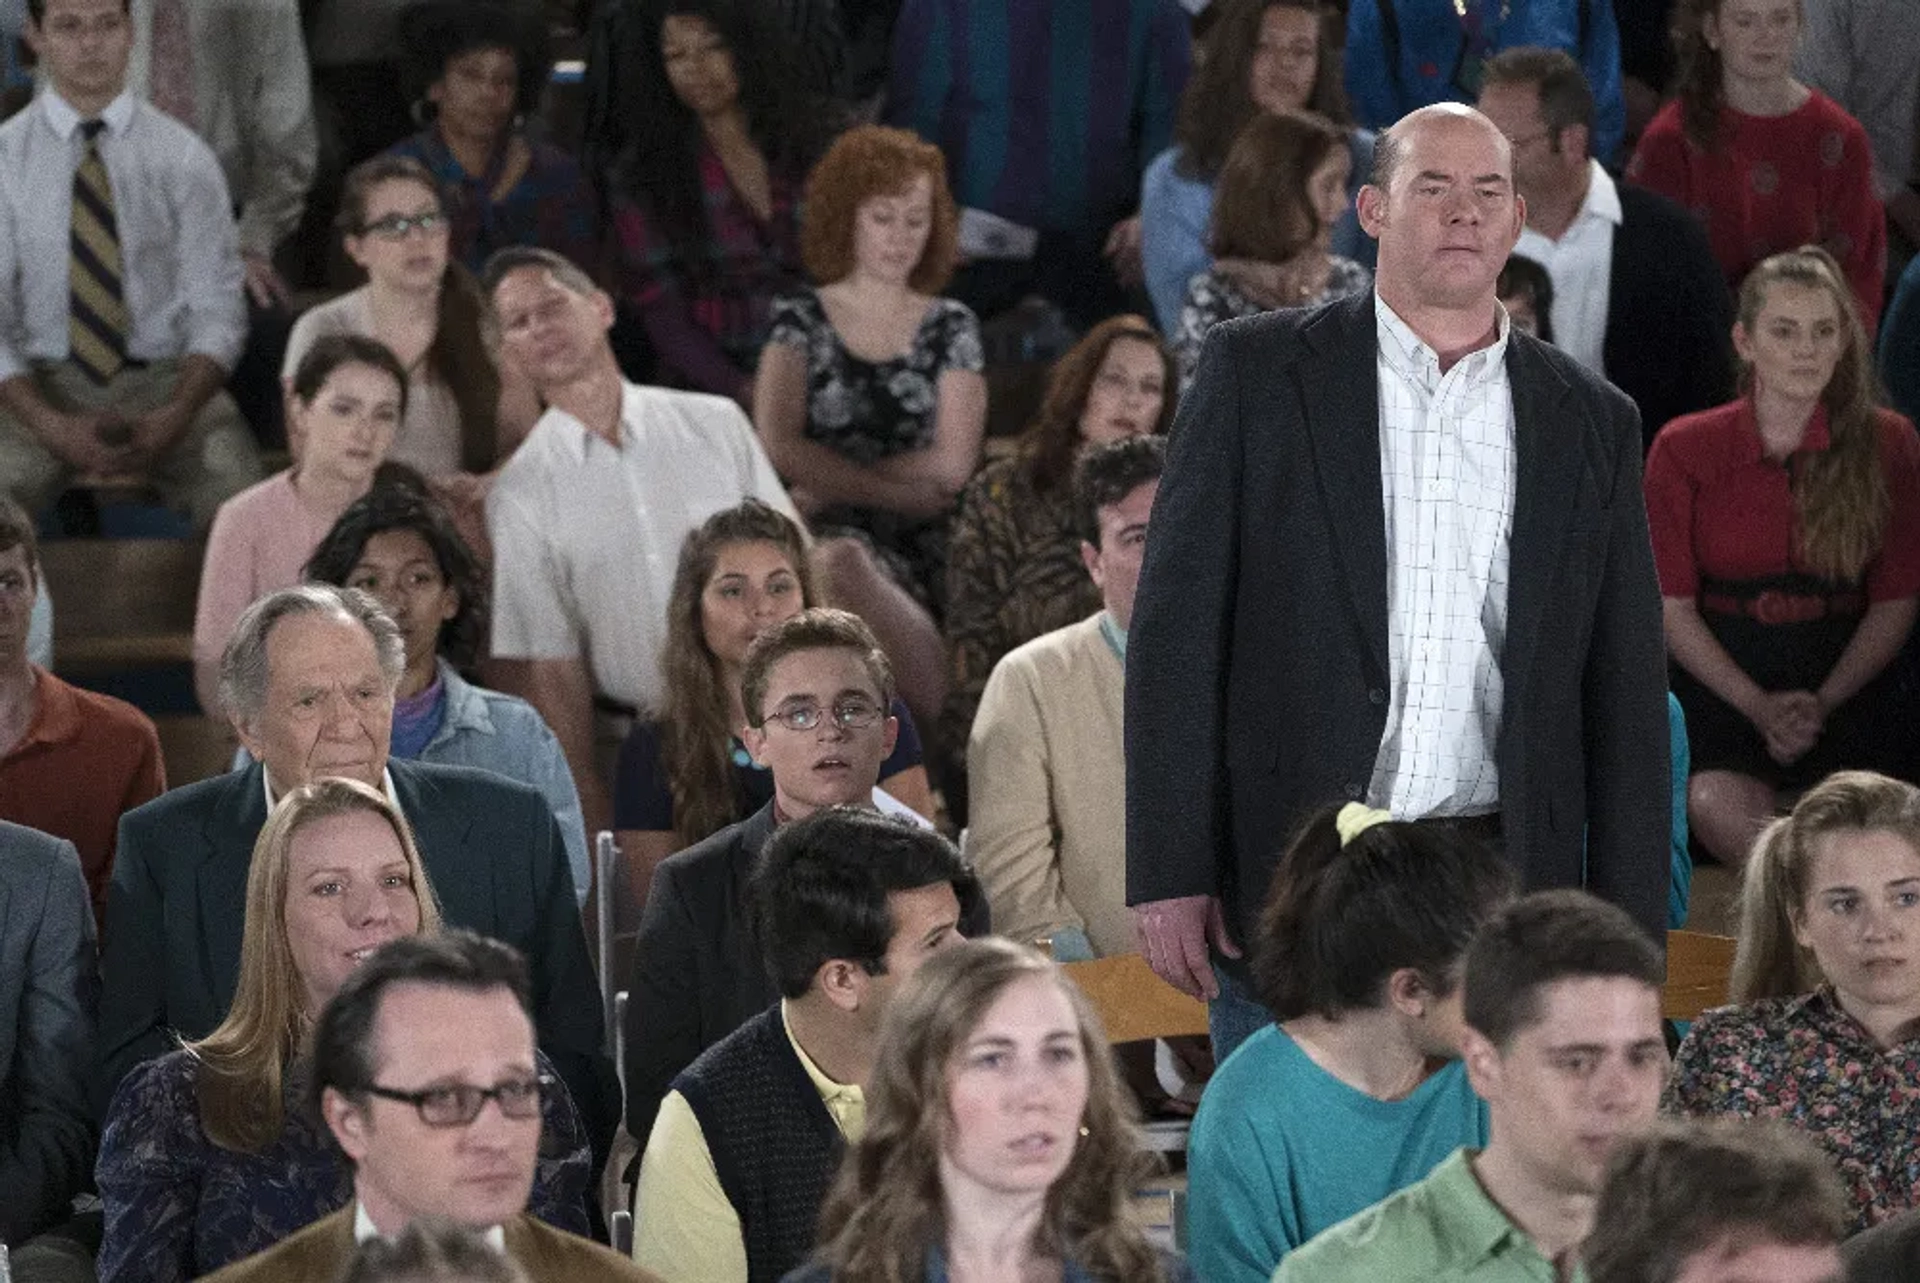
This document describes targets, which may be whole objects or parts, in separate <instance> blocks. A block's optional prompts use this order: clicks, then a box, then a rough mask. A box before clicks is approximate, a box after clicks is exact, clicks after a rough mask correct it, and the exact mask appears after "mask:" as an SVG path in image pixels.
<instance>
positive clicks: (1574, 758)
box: [1125, 103, 1669, 1056]
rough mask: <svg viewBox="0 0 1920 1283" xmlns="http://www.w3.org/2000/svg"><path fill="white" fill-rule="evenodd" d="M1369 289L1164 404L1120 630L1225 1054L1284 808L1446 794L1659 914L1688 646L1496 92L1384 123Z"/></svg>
mask: <svg viewBox="0 0 1920 1283" xmlns="http://www.w3.org/2000/svg"><path fill="white" fill-rule="evenodd" d="M1359 214H1360V225H1361V226H1362V227H1363V228H1364V229H1365V230H1366V232H1367V234H1368V235H1370V236H1373V237H1375V238H1376V239H1377V240H1378V241H1379V243H1380V255H1379V268H1378V270H1377V272H1376V274H1375V278H1374V291H1375V292H1374V293H1373V294H1372V295H1371V296H1368V295H1360V296H1358V297H1355V298H1350V299H1346V300H1342V301H1339V302H1336V303H1331V304H1328V305H1326V306H1324V307H1319V308H1313V309H1310V310H1305V311H1282V312H1270V313H1267V314H1265V315H1262V316H1257V317H1252V318H1249V319H1246V320H1241V321H1233V322H1229V323H1227V324H1224V325H1220V326H1217V327H1216V328H1215V329H1213V330H1212V331H1211V333H1210V334H1209V335H1208V337H1207V341H1206V346H1205V348H1204V349H1203V351H1202V353H1201V357H1200V366H1199V371H1198V373H1197V375H1196V378H1195V382H1194V385H1193V388H1192V390H1191V391H1190V392H1189V393H1188V394H1187V396H1186V398H1185V399H1184V400H1183V401H1182V403H1181V407H1180V416H1179V418H1178V420H1177V421H1176V422H1175V424H1174V429H1173V434H1172V439H1171V448H1170V454H1169V458H1168V460H1167V471H1166V475H1165V478H1164V479H1163V480H1162V481H1161V484H1160V494H1159V499H1158V502H1157V505H1156V507H1155V510H1154V529H1153V535H1152V538H1151V539H1150V540H1149V542H1148V547H1147V556H1146V564H1145V567H1144V569H1143V570H1142V574H1141V580H1140V591H1139V598H1138V602H1137V604H1136V607H1135V611H1134V621H1133V629H1132V630H1131V632H1130V633H1129V635H1128V643H1127V649H1128V656H1127V694H1126V718H1125V722H1126V743H1127V783H1128V786H1127V901H1128V903H1129V904H1131V905H1132V906H1133V907H1134V915H1135V922H1136V925H1137V926H1138V928H1139V934H1140V941H1141V949H1142V952H1144V953H1145V954H1146V955H1147V959H1148V961H1149V962H1150V963H1151V964H1152V966H1153V969H1154V970H1155V971H1156V972H1158V973H1159V974H1160V975H1161V977H1162V978H1164V979H1165V980H1167V981H1168V982H1169V983H1171V984H1173V985H1175V986H1176V987H1178V988H1181V989H1184V990H1186V991H1187V992H1189V993H1192V994H1194V995H1195V996H1198V997H1205V998H1207V999H1209V1000H1211V1001H1212V1008H1211V1016H1212V1025H1213V1033H1214V1046H1215V1053H1216V1055H1220V1056H1224V1055H1225V1054H1226V1053H1227V1052H1228V1051H1229V1050H1230V1049H1231V1048H1232V1047H1234V1046H1236V1045H1238V1043H1239V1041H1240V1040H1241V1039H1242V1038H1244V1037H1245V1036H1246V1035H1247V1034H1248V1033H1250V1032H1252V1031H1253V1030H1254V1029H1256V1028H1258V1027H1259V1026H1260V1025H1261V1024H1263V1023H1265V1021H1266V1020H1268V1019H1269V1018H1270V1017H1268V1015H1267V1014H1266V1012H1265V1011H1264V1010H1262V1009H1261V1008H1260V1007H1258V1006H1257V1005H1256V1004H1255V1003H1254V1002H1253V1001H1252V1000H1251V997H1250V992H1249V990H1248V988H1247V986H1246V985H1245V983H1244V978H1245V971H1244V962H1243V961H1242V960H1241V958H1240V953H1241V950H1240V943H1239V942H1241V941H1244V940H1246V939H1247V938H1248V937H1249V936H1250V934H1251V926H1252V924H1253V921H1254V919H1255V918H1256V917H1257V915H1258V913H1259V910H1260V906H1261V903H1262V902H1263V901H1264V900H1265V898H1266V894H1267V885H1268V882H1269V881H1270V879H1271V875H1272V871H1273V868H1274V865H1275V863H1276V862H1277V861H1278V858H1279V855H1280V853H1281V851H1282V850H1283V849H1284V848H1285V846H1286V844H1287V842H1288V840H1289V838H1290V837H1291V835H1292V833H1293V831H1294V830H1295V829H1296V828H1297V827H1298V826H1299V824H1300V823H1301V821H1302V820H1304V819H1305V818H1306V817H1307V816H1308V815H1310V814H1312V813H1313V812H1314V811H1315V810H1316V809H1318V808H1320V807H1322V806H1325V805H1327V804H1329V803H1339V802H1349V801H1352V802H1365V803H1367V804H1368V805H1370V806H1374V807H1378V808H1382V809H1385V810H1388V811H1391V812H1392V813H1393V815H1394V816H1395V818H1397V819H1427V818H1443V819H1444V820H1445V822H1447V823H1449V824H1453V825H1456V826H1458V827H1459V828H1460V829H1462V830H1464V831H1466V832H1469V833H1472V834H1475V835H1476V836H1480V837H1483V838H1486V839H1487V840H1490V841H1493V842H1496V843H1498V844H1499V845H1500V846H1501V847H1502V849H1504V850H1505V851H1506V853H1507V855H1508V857H1509V858H1510V859H1512V860H1513V862H1514V864H1515V865H1516V866H1517V868H1518V869H1519V871H1520V874H1521V876H1522V877H1523V879H1524V881H1525V883H1526V885H1527V886H1528V887H1529V888H1530V889H1531V888H1538V887H1560V886H1573V887H1579V886H1585V887H1587V888H1588V889H1590V890H1592V891H1594V892H1595V893H1597V894H1599V895H1601V896H1603V897H1605V898H1606V899H1609V900H1612V901H1614V902H1615V903H1617V904H1619V905H1621V906H1622V907H1624V908H1626V909H1627V910H1628V911H1629V912H1630V913H1632V915H1633V916H1634V917H1635V918H1636V919H1637V920H1638V921H1640V922H1641V923H1642V924H1643V925H1644V926H1645V927H1646V928H1647V930H1648V931H1649V932H1653V933H1658V932H1661V931H1662V930H1663V928H1664V925H1665V920H1666V911H1667V908H1666V903H1667V881H1668V877H1669V873H1668V855H1667V831H1666V825H1667V807H1666V798H1667V794H1668V789H1669V782H1668V779H1667V720H1666V666H1665V656H1664V650H1663V644H1662V638H1661V630H1660V595H1659V589H1658V586H1657V584H1656V581H1655V578H1654V572H1653V556H1652V551H1651V548H1650V546H1649V544H1648V540H1647V518H1646V511H1645V508H1644V506H1643V504H1642V501H1641V494H1640V425H1639V417H1638V414H1637V413H1636V411H1635V410H1634V407H1633V403H1632V402H1631V401H1629V400H1628V399H1627V398H1626V397H1625V396H1623V395H1622V394H1621V393H1620V392H1619V391H1617V390H1616V389H1614V388H1613V387H1611V386H1609V385H1608V384H1607V383H1605V382H1604V381H1602V380H1601V379H1600V378H1599V376H1597V375H1595V374H1592V373H1590V372H1588V371H1587V370H1586V369H1584V368H1583V367H1581V366H1580V365H1579V364H1578V363H1576V362H1574V361H1573V360H1571V359H1569V358H1568V357H1566V356H1565V355H1563V354H1562V353H1560V352H1558V351H1556V350H1555V349H1553V348H1551V347H1549V346H1547V345H1545V344H1542V343H1539V342H1536V341H1534V340H1532V339H1530V338H1528V337H1527V336H1526V335H1524V334H1522V333H1520V332H1518V331H1516V330H1513V329H1511V328H1510V327H1509V325H1508V323H1507V317H1506V313H1505V312H1504V310H1503V309H1502V308H1501V307H1500V305H1499V303H1498V301H1497V300H1496V298H1495V294H1494V282H1495V279H1496V278H1497V277H1498V275H1499V272H1500V268H1501V265H1502V264H1503V263H1505V262H1506V258H1507V254H1508V253H1509V251H1511V250H1512V248H1513V246H1514V243H1515V242H1516V241H1517V240H1518V239H1519V236H1520V231H1521V229H1522V227H1524V226H1525V223H1526V206H1525V203H1524V202H1523V201H1522V200H1521V199H1520V197H1519V196H1518V194H1517V193H1516V192H1515V191H1514V186H1513V167H1512V156H1511V153H1510V150H1509V147H1508V144H1507V140H1506V139H1505V137H1503V136H1502V135H1501V133H1500V131H1499V130H1497V129H1496V128H1494V126H1493V125H1492V124H1491V123H1490V122H1489V121H1488V120H1487V119H1486V118H1485V117H1484V116H1482V115H1480V114H1479V113H1478V112H1476V111H1474V110H1473V109H1471V108H1468V107H1463V106H1459V105H1457V104H1451V103H1445V104H1440V105H1437V106H1433V107H1426V108H1422V109H1421V110H1419V111H1416V112H1414V113H1412V114H1410V115H1408V116H1407V117H1406V118H1404V119H1403V120H1401V121H1400V122H1399V123H1398V124H1396V125H1395V126H1394V127H1393V128H1392V129H1391V130H1389V131H1388V132H1387V133H1386V134H1385V135H1383V136H1382V137H1381V139H1380V142H1379V145H1378V150H1377V151H1376V153H1375V166H1374V176H1373V182H1372V183H1370V184H1369V185H1367V186H1366V187H1364V188H1362V189H1361V191H1360V198H1359Z"/></svg>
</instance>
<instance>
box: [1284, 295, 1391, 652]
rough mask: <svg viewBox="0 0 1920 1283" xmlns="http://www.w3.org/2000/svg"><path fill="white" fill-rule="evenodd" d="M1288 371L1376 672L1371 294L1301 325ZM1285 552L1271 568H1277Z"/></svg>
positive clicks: (1379, 637) (1378, 514)
mask: <svg viewBox="0 0 1920 1283" xmlns="http://www.w3.org/2000/svg"><path fill="white" fill-rule="evenodd" d="M1301 333H1302V337H1303V338H1304V339H1305V341H1306V343H1307V345H1308V347H1309V348H1311V349H1312V353H1313V354H1312V355H1310V356H1308V357H1306V358H1304V359H1302V360H1301V361H1300V363H1299V364H1298V365H1297V366H1296V367H1295V369H1296V372H1297V377H1298V379H1299V384H1300V400H1301V404H1302V407H1303V408H1304V410H1305V411H1306V421H1307V430H1308V435H1309V437H1310V438H1311V441H1312V450H1313V466H1314V470H1315V472H1316V474H1317V475H1318V477H1319V482H1320V493H1321V496H1322V498H1323V500H1324V502H1325V504H1326V511H1327V524H1328V525H1329V526H1330V527H1331V528H1332V532H1333V544H1334V548H1335V551H1336V553H1337V555H1338V556H1339V558H1340V564H1341V566H1342V567H1343V568H1344V570H1345V572H1346V575H1345V578H1346V581H1347V583H1348V585H1349V586H1350V587H1351V588H1352V589H1353V595H1354V607H1355V609H1356V610H1357V611H1358V613H1359V620H1360V631H1361V634H1362V636H1364V637H1365V638H1366V643H1367V650H1368V652H1369V654H1370V656H1371V657H1372V660H1373V663H1374V668H1375V671H1377V672H1379V673H1381V674H1385V673H1386V671H1387V519H1386V499H1385V497H1384V492H1383V491H1382V489H1381V485H1380V392H1379V377H1378V373H1377V371H1376V370H1375V361H1376V359H1377V356H1378V351H1379V345H1378V340H1377V339H1376V337H1375V333H1374V312H1373V292H1372V291H1371V290H1369V291H1367V292H1365V293H1363V294H1356V295H1354V296H1353V297H1352V298H1350V299H1347V300H1345V301H1343V302H1341V303H1338V304H1335V305H1334V306H1333V307H1330V308H1328V309H1327V310H1326V311H1324V312H1322V313H1321V314H1320V315H1319V316H1317V317H1315V318H1313V319H1312V320H1310V321H1309V322H1307V324H1306V326H1305V328H1304V329H1303V330H1302V332H1301ZM1286 555H1287V554H1286V553H1285V551H1284V550H1279V551H1278V552H1277V558H1278V560H1277V563H1276V564H1282V565H1283V564H1284V558H1285V557H1286Z"/></svg>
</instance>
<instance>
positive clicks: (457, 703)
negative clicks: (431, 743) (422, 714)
mask: <svg viewBox="0 0 1920 1283" xmlns="http://www.w3.org/2000/svg"><path fill="white" fill-rule="evenodd" d="M435 663H436V665H437V666H438V669H439V673H440V686H441V689H443V690H445V691H446V693H447V720H446V721H445V722H444V723H443V724H442V725H441V727H440V734H439V735H436V736H434V738H435V739H439V738H440V737H441V736H444V735H446V734H447V733H448V732H450V731H456V730H460V731H478V732H479V733H480V734H482V735H491V734H493V733H494V732H493V716H492V714H490V713H488V712H487V701H486V700H484V699H482V698H481V697H480V692H479V691H477V690H475V689H474V688H473V684H472V683H471V682H469V681H467V679H466V678H464V677H462V676H460V674H459V673H457V672H455V671H454V667H453V665H452V664H449V663H448V662H447V661H446V660H444V659H442V660H436V661H435Z"/></svg>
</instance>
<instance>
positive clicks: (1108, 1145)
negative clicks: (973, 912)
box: [787, 938, 1194, 1283]
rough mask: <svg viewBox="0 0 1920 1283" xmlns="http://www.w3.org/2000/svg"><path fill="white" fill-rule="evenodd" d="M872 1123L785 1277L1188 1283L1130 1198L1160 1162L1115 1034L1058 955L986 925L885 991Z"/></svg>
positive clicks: (838, 1282)
mask: <svg viewBox="0 0 1920 1283" xmlns="http://www.w3.org/2000/svg"><path fill="white" fill-rule="evenodd" d="M874 1064H875V1070H874V1074H873V1079H872V1081H871V1082H870V1083H869V1085H868V1087H867V1126H866V1132H865V1134H864V1135H863V1136H862V1137H861V1139H860V1141H859V1143H858V1144H856V1145H855V1146H854V1147H853V1148H852V1149H851V1150H850V1151H849V1152H848V1154H847V1159H846V1161H845V1163H843V1164H842V1166H841V1168H840V1176H839V1179H838V1181H837V1183H836V1184H835V1187H834V1190H833V1193H832V1194H831V1195H829V1197H828V1200H827V1204H826V1208H825V1210H824V1211H823V1212H822V1213H821V1226H820V1241H821V1246H820V1248H819V1249H818V1251H816V1253H815V1254H814V1260H813V1263H812V1264H810V1265H808V1266H806V1267H805V1268H803V1269H800V1270H796V1271H794V1272H793V1273H792V1274H790V1275H788V1276H787V1283H828V1281H829V1280H831V1283H909V1281H912V1283H918V1281H919V1280H923V1279H924V1280H927V1283H934V1281H935V1280H943V1281H945V1283H987V1281H988V1280H993V1281H996V1283H997V1281H999V1280H1007V1279H1019V1280H1023V1281H1024V1283H1033V1281H1035V1280H1048V1281H1049V1283H1093V1281H1094V1280H1100V1281H1101V1283H1162V1281H1163V1280H1166V1281H1169V1283H1191V1281H1192V1279H1193V1277H1194V1276H1193V1273H1192V1271H1191V1270H1189V1269H1188V1267H1187V1265H1186V1263H1185V1262H1184V1261H1183V1260H1181V1259H1180V1258H1178V1257H1176V1256H1170V1255H1167V1254H1163V1253H1161V1252H1159V1251H1157V1250H1156V1249H1155V1248H1154V1247H1153V1246H1152V1245H1151V1244H1150V1243H1148V1242H1147V1239H1146V1235H1145V1233H1144V1231H1143V1230H1142V1229H1141V1228H1140V1227H1139V1225H1138V1224H1137V1223H1135V1221H1134V1220H1133V1219H1132V1218H1131V1216H1130V1215H1129V1213H1128V1210H1127V1204H1128V1200H1129V1198H1130V1196H1131V1194H1132V1191H1133V1190H1134V1188H1135V1187H1136V1186H1137V1185H1138V1183H1139V1181H1140V1180H1141V1179H1142V1177H1144V1176H1145V1175H1146V1174H1147V1172H1148V1170H1149V1169H1150V1164H1151V1162H1152V1160H1151V1159H1150V1158H1149V1157H1148V1156H1147V1155H1146V1154H1145V1153H1144V1152H1143V1151H1142V1150H1141V1148H1140V1143H1139V1137H1138V1136H1137V1135H1136V1134H1135V1129H1134V1123H1133V1117H1132V1105H1131V1103H1130V1100H1129V1098H1128V1096H1127V1094H1126V1089H1125V1087H1124V1086H1123V1085H1122V1084H1121V1083H1120V1081H1119V1078H1118V1075H1117V1074H1116V1072H1115V1070H1114V1065H1113V1060H1112V1057H1111V1055H1110V1054H1109V1052H1108V1050H1107V1041H1106V1035H1105V1034H1104V1033H1102V1032H1101V1030H1100V1026H1099V1022H1098V1020H1097V1019H1096V1017H1095V1016H1094V1015H1093V1013H1092V1011H1091V1009H1089V1008H1088V1006H1087V1003H1086V999H1085V998H1084V997H1082V996H1081V994H1080V991H1079V990H1078V989H1077V988H1075V987H1074V985H1073V982H1072V981H1070V980H1068V979H1067V978H1066V975H1065V973H1064V972H1062V971H1061V970H1060V968H1059V967H1058V966H1057V965H1055V964H1054V963H1053V962H1051V961H1049V960H1047V959H1045V958H1043V957H1041V956H1040V955H1039V954H1037V953H1035V952H1033V951H1032V950H1030V949H1026V948H1023V947H1022V946H1020V945H1016V944H1014V943H1012V942H1011V941H1007V940H1001V939H995V938H990V939H984V940H975V941H969V942H967V943H965V944H960V945H956V946H954V947H953V948H951V949H947V950H945V951H943V952H941V953H940V954H938V955H937V956H935V957H934V958H932V959H930V960H928V961H927V962H926V963H925V964H923V965H922V966H921V968H920V970H919V972H918V973H917V974H916V975H915V977H914V979H913V980H912V981H911V982H910V983H909V985H908V986H907V988H906V989H905V991H904V992H903V993H902V994H901V995H900V996H899V997H898V998H896V999H895V1000H894V1002H893V1004H892V1005H891V1007H889V1009H888V1012H887V1016H886V1022H885V1025H884V1027H883V1029H882V1032H881V1036H880V1047H879V1050H878V1051H877V1053H876V1054H875V1056H874Z"/></svg>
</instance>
